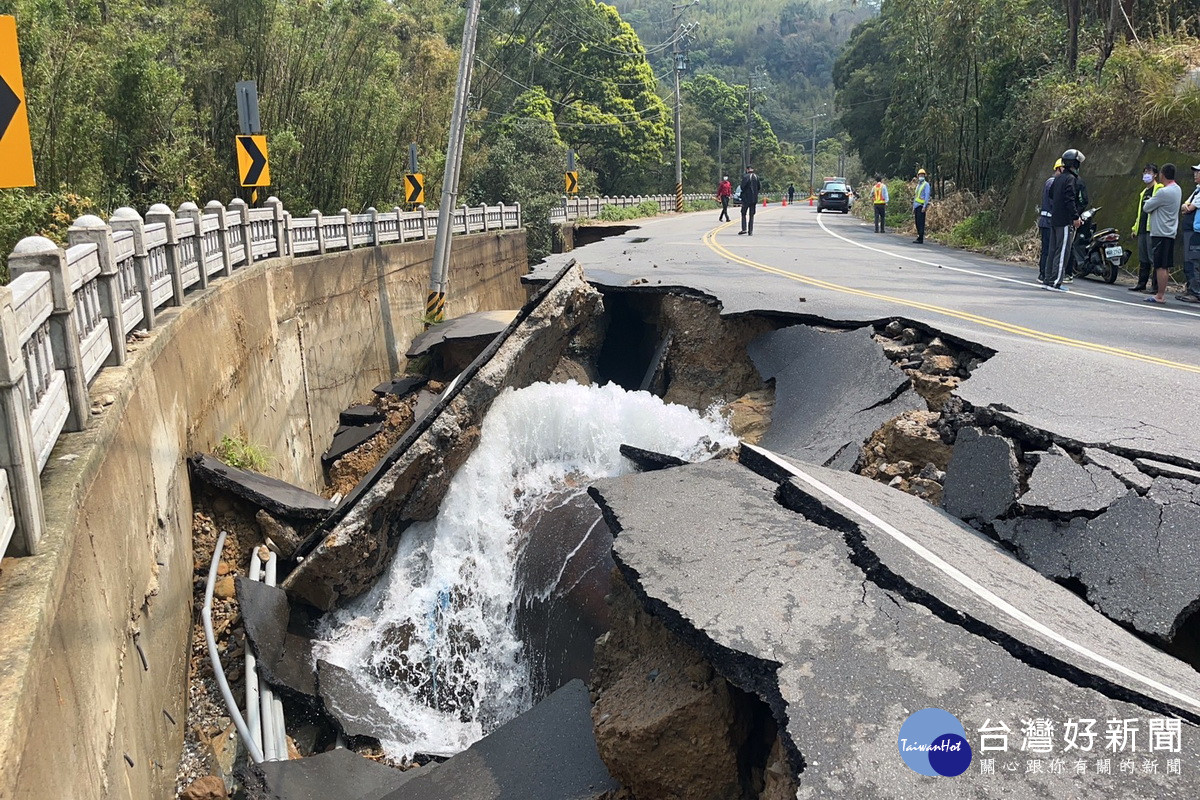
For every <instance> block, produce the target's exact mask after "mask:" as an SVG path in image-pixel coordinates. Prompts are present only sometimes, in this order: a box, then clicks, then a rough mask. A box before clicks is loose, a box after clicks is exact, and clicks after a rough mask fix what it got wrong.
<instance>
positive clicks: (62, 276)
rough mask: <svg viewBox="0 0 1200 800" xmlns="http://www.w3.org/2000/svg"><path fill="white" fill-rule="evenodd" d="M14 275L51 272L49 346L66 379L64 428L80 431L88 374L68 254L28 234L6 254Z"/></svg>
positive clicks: (86, 412)
mask: <svg viewBox="0 0 1200 800" xmlns="http://www.w3.org/2000/svg"><path fill="white" fill-rule="evenodd" d="M8 268H9V270H10V272H11V274H12V276H13V278H16V277H18V276H19V275H23V274H24V273H26V272H48V273H50V288H51V290H52V293H53V295H54V311H53V312H51V314H50V347H51V349H52V350H53V352H54V365H55V366H56V367H57V368H59V369H61V370H62V371H63V374H64V376H65V377H66V379H67V400H69V401H70V404H71V411H70V413H69V414H68V415H67V424H66V427H65V430H68V431H81V430H83V428H84V426H85V425H87V421H88V418H89V417H90V416H91V407H92V404H91V401H90V400H89V399H88V391H87V378H86V377H85V376H84V372H83V355H82V354H81V353H80V352H79V326H78V324H77V323H76V321H75V293H74V292H73V291H72V290H71V278H70V275H69V274H68V273H67V255H66V253H64V252H63V251H62V249H61V248H59V246H58V245H56V244H55V243H54V242H52V241H50V240H49V239H45V238H43V237H41V236H30V237H28V238H25V239H22V240H21V241H19V242H18V243H17V246H16V248H15V249H14V250H13V251H12V255H10V256H9V257H8Z"/></svg>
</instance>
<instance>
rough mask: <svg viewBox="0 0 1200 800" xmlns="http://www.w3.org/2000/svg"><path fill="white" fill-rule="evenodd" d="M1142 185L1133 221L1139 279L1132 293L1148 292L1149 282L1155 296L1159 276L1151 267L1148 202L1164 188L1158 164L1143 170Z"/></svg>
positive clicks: (1149, 165)
mask: <svg viewBox="0 0 1200 800" xmlns="http://www.w3.org/2000/svg"><path fill="white" fill-rule="evenodd" d="M1142 183H1144V184H1145V186H1144V187H1143V188H1142V193H1141V194H1140V195H1138V210H1137V219H1135V220H1134V221H1133V236H1134V238H1135V239H1137V248H1138V279H1137V285H1136V286H1131V287H1130V288H1129V291H1131V292H1144V291H1146V283H1147V282H1149V283H1150V284H1151V286H1152V291H1153V293H1154V294H1158V276H1157V275H1155V274H1154V269H1153V267H1152V266H1151V264H1150V262H1151V258H1152V256H1151V253H1150V218H1149V216H1148V215H1147V214H1146V208H1145V206H1146V201H1147V200H1149V199H1150V198H1151V197H1153V196H1154V194H1155V192H1157V191H1158V190H1159V189H1161V188H1162V186H1163V185H1162V184H1161V183H1159V182H1158V164H1155V163H1154V162H1150V163H1148V164H1146V166H1145V167H1143V168H1142Z"/></svg>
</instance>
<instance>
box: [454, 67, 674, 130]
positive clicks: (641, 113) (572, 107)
mask: <svg viewBox="0 0 1200 800" xmlns="http://www.w3.org/2000/svg"><path fill="white" fill-rule="evenodd" d="M475 61H476V62H477V63H479V64H482V65H483V66H485V67H487V68H488V69H490V70H493V71H494V72H496V74H498V75H499V76H500V77H502V78H504V79H505V80H506V81H509V82H510V83H513V84H516V85H517V86H520V87H521V88H522V89H524V90H525V91H527V92H533V91H537V89H535V88H534V87H532V86H528V85H526V84H524V83H522V82H521V81H519V80H517V79H516V78H513V77H511V76H510V75H507V74H505V73H504V72H502V71H501V70H498V69H496V67H493V66H492V65H491V64H489V63H487V62H486V61H484V60H483V59H482V58H480V57H479V56H475ZM542 94H545V89H542ZM546 99H547V100H549V101H550V102H551V103H553V104H554V105H556V106H559V107H561V108H565V109H568V110H571V111H576V112H578V111H579V110H580V109H579V108H578V107H577V106H576V105H574V104H572V103H563V102H560V101H558V100H555V99H554V98H553V97H550V96H548V95H547V97H546ZM601 113H603V114H606V115H608V116H610V117H615V118H617V119H628V118H635V117H636V118H645V116H646V115H653V114H655V113H657V114H659V115H661V114H662V112H661V110H655V109H645V110H644V111H631V112H629V113H621V114H618V113H615V112H610V111H601Z"/></svg>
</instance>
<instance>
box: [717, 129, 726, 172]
mask: <svg viewBox="0 0 1200 800" xmlns="http://www.w3.org/2000/svg"><path fill="white" fill-rule="evenodd" d="M721 145H722V142H721V123H719V122H718V123H717V183H720V182H721V178H723V177H724V176H725V162H724V160H723V159H722V152H721Z"/></svg>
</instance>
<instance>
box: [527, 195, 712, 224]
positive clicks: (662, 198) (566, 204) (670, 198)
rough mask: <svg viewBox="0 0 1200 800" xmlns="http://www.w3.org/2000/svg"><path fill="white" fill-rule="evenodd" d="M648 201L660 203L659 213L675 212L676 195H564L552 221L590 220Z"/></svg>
mask: <svg viewBox="0 0 1200 800" xmlns="http://www.w3.org/2000/svg"><path fill="white" fill-rule="evenodd" d="M711 199H712V195H708V194H685V195H684V196H683V200H684V202H686V203H692V202H695V201H697V200H711ZM647 200H651V201H653V202H655V203H658V210H659V211H674V210H675V195H673V194H651V195H640V194H639V195H623V196H620V197H567V196H565V195H564V196H563V198H562V201H561V202H560V203H559V204H558V205H557V206H555V207H554V208H552V209H550V221H551V222H567V221H568V220H572V219H590V218H594V217H598V216H600V212H601V211H602V210H603V209H604V207H605V206H616V207H617V208H628V207H630V206H637V205H641V204H642V203H644V202H646V201H647Z"/></svg>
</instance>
